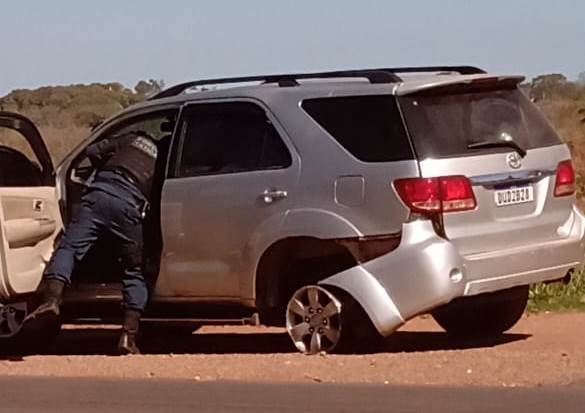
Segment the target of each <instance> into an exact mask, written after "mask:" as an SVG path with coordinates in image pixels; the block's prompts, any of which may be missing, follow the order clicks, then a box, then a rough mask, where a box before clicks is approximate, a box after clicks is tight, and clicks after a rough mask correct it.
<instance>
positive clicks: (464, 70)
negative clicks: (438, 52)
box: [374, 66, 486, 75]
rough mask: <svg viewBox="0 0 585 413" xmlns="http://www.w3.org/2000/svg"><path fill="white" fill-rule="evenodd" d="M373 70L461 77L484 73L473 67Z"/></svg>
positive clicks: (418, 67)
mask: <svg viewBox="0 0 585 413" xmlns="http://www.w3.org/2000/svg"><path fill="white" fill-rule="evenodd" d="M374 70H385V71H389V72H392V73H429V72H457V73H459V74H462V75H477V74H483V73H486V71H485V70H483V69H480V68H479V67H475V66H417V67H394V68H383V69H374Z"/></svg>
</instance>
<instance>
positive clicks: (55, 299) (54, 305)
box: [24, 279, 65, 322]
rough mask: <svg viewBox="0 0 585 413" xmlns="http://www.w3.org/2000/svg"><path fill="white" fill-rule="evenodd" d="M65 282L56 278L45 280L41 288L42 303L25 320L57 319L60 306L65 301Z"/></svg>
mask: <svg viewBox="0 0 585 413" xmlns="http://www.w3.org/2000/svg"><path fill="white" fill-rule="evenodd" d="M64 288H65V283H64V282H63V281H59V280H54V279H45V280H43V285H42V286H41V288H40V294H41V304H40V305H39V306H38V307H37V308H36V309H35V310H34V311H33V312H32V313H30V314H29V315H27V316H26V317H25V319H24V322H27V321H32V320H37V319H39V318H45V317H47V318H54V319H57V318H58V317H59V314H60V310H59V306H60V305H61V303H62V302H63V289H64Z"/></svg>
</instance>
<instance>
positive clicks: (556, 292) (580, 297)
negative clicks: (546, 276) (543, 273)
mask: <svg viewBox="0 0 585 413" xmlns="http://www.w3.org/2000/svg"><path fill="white" fill-rule="evenodd" d="M567 310H572V311H585V268H581V269H580V270H578V271H575V273H574V274H573V278H572V279H571V282H570V283H569V284H566V285H565V284H562V283H554V284H548V285H547V284H537V285H533V286H532V287H531V288H530V298H529V300H528V306H527V308H526V311H528V312H529V313H536V312H540V311H567Z"/></svg>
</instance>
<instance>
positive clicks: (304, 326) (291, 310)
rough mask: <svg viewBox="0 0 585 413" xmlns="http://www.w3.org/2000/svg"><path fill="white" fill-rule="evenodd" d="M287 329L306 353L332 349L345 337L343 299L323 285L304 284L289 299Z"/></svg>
mask: <svg viewBox="0 0 585 413" xmlns="http://www.w3.org/2000/svg"><path fill="white" fill-rule="evenodd" d="M286 329H287V331H288V334H289V335H290V337H291V338H292V340H293V343H294V344H295V346H296V347H297V349H299V351H300V352H302V353H305V354H316V353H319V352H321V351H331V350H333V349H334V348H335V346H336V345H337V343H338V342H339V338H340V337H341V302H340V301H339V300H338V299H337V298H336V297H335V296H334V295H333V294H331V293H330V292H329V291H327V290H326V289H324V288H322V287H319V286H316V285H309V286H306V287H302V288H301V289H299V290H298V291H296V292H295V293H294V294H293V296H292V298H291V299H290V301H289V302H288V306H287V309H286Z"/></svg>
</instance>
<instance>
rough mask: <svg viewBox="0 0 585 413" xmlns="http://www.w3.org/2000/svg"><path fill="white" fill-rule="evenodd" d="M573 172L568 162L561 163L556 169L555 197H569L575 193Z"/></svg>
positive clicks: (570, 163) (571, 165)
mask: <svg viewBox="0 0 585 413" xmlns="http://www.w3.org/2000/svg"><path fill="white" fill-rule="evenodd" d="M575 188H576V186H575V170H574V169H573V163H572V162H571V161H570V160H567V161H562V162H560V163H559V166H558V167H557V181H556V183H555V196H569V195H573V194H574V193H575Z"/></svg>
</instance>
